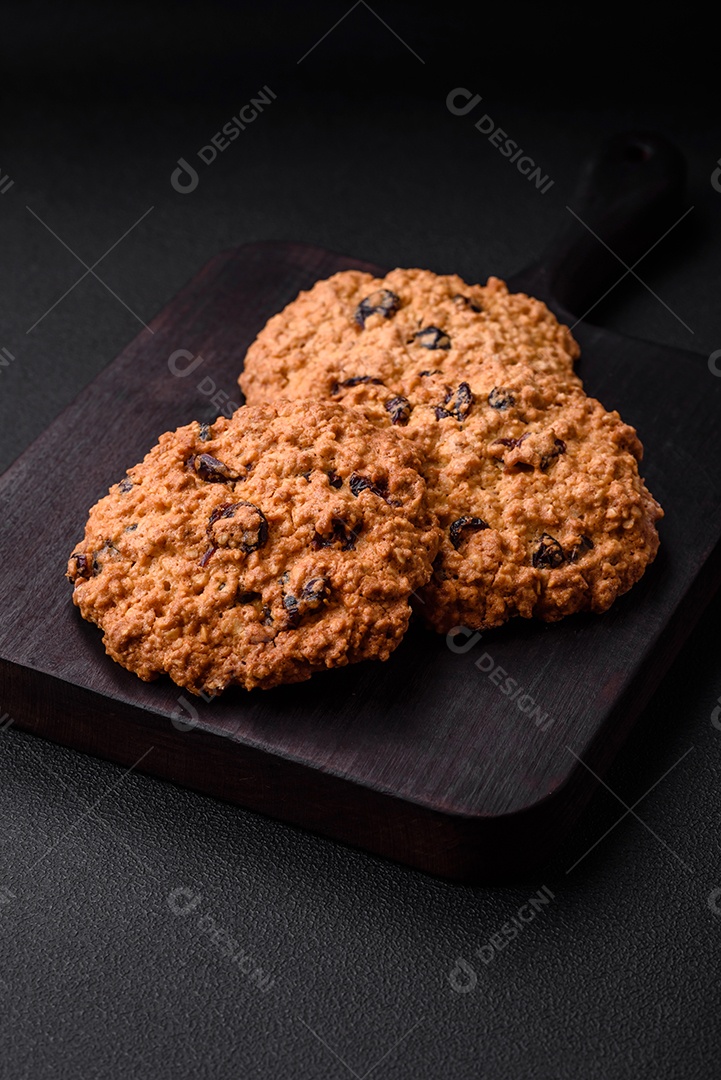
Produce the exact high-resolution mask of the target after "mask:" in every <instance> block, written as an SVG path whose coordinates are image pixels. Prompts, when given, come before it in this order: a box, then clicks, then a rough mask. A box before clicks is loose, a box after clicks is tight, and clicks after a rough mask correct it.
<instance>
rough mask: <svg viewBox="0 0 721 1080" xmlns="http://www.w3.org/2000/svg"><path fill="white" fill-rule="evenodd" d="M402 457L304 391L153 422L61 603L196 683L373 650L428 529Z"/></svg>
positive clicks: (218, 687)
mask: <svg viewBox="0 0 721 1080" xmlns="http://www.w3.org/2000/svg"><path fill="white" fill-rule="evenodd" d="M418 467H419V462H418V458H417V455H416V452H415V450H414V448H413V446H412V444H411V443H410V442H408V440H404V439H402V438H401V437H399V436H398V435H397V433H396V432H394V431H392V430H382V429H379V428H376V427H374V426H373V425H372V424H370V423H369V422H368V421H367V420H365V419H364V418H363V417H362V416H361V415H360V414H358V413H355V412H352V411H348V410H345V409H343V408H342V407H340V406H338V405H334V404H328V403H321V402H296V403H291V402H286V403H282V404H280V405H279V406H278V407H277V408H275V407H273V406H263V407H245V408H241V409H240V410H238V412H236V413H235V415H234V416H233V417H232V418H231V419H226V418H221V419H219V420H218V421H216V423H215V424H213V425H212V426H211V427H210V428H208V427H207V426H206V425H202V426H201V425H200V424H197V423H193V424H189V425H188V426H186V427H182V428H179V429H178V430H177V431H175V432H168V433H166V434H165V435H163V436H161V438H160V440H159V442H158V444H157V446H155V447H154V448H153V449H152V450H151V451H150V453H149V454H148V455H147V456H146V458H145V459H144V461H143V462H142V463H141V464H139V465H136V466H135V467H134V468H131V469H130V470H129V471H128V475H127V477H126V478H125V479H123V480H122V481H121V482H120V483H119V484H116V485H115V486H114V487H113V488H111V490H110V493H109V494H108V495H107V496H106V497H105V498H103V499H101V500H100V502H98V503H97V504H96V505H95V506H94V507H93V509H92V510H91V511H90V515H89V520H88V524H87V527H86V530H85V537H84V540H83V542H82V543H81V544H80V545H78V547H77V548H76V549H75V550H74V552H73V554H72V556H71V558H70V560H69V564H68V577H69V578H70V579H71V581H72V582H73V583H74V591H73V600H74V602H75V604H76V605H77V606H78V607H79V609H80V612H81V614H82V615H83V617H84V618H86V619H88V620H90V621H91V622H94V623H96V624H97V625H98V626H99V627H101V629H102V630H103V632H104V638H103V641H104V644H105V647H106V650H107V652H108V653H109V655H110V656H111V657H112V658H113V659H114V660H116V661H118V662H119V663H120V664H122V665H123V666H124V667H126V668H128V669H129V670H131V671H133V672H135V673H136V674H137V675H139V676H140V678H142V679H145V680H151V679H154V678H156V677H157V676H159V675H161V674H164V673H167V674H168V675H169V676H170V677H171V678H172V679H173V680H174V682H176V683H177V684H178V685H179V686H182V687H185V688H187V689H188V690H190V691H191V692H193V693H196V694H199V693H206V694H217V693H220V692H221V691H222V690H224V689H226V688H227V687H228V686H231V685H236V684H237V685H240V686H243V687H245V688H247V689H251V688H253V687H265V688H268V687H272V686H276V685H278V684H280V683H286V682H297V681H300V680H303V679H307V678H309V677H310V676H311V675H312V674H313V672H315V671H320V670H323V669H325V668H332V667H338V666H342V665H345V664H349V663H354V662H356V661H358V660H364V659H379V660H385V659H387V658H388V656H389V655H390V653H391V652H392V651H393V649H394V648H395V647H396V645H398V643H399V641H400V640H401V638H402V636H403V634H404V632H405V630H406V628H407V625H408V621H409V618H410V613H411V609H410V604H409V600H410V596H411V594H412V593H413V592H414V591H415V590H417V589H418V588H420V587H421V586H423V585H425V584H426V583H427V582H428V580H429V578H430V575H431V570H432V561H433V559H434V557H435V555H436V553H437V550H438V547H439V544H440V539H441V535H440V530H439V528H438V525H437V523H436V520H435V518H434V516H433V515H432V514H431V513H430V511H429V509H428V506H427V499H426V490H425V483H424V481H423V479H422V478H421V476H420V475H419V473H418Z"/></svg>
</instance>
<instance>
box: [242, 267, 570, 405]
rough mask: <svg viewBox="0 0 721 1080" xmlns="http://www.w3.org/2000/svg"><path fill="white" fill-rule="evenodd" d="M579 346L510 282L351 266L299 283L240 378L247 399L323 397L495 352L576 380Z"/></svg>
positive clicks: (460, 367) (456, 371)
mask: <svg viewBox="0 0 721 1080" xmlns="http://www.w3.org/2000/svg"><path fill="white" fill-rule="evenodd" d="M578 355H579V348H578V345H577V343H576V341H575V340H574V338H573V337H572V335H571V332H570V330H569V329H568V328H567V327H566V326H563V325H562V324H560V323H559V322H558V320H557V319H556V318H555V316H554V315H553V314H552V313H551V312H550V311H549V310H548V308H547V307H546V305H545V304H543V303H541V301H540V300H535V299H533V298H532V297H529V296H526V295H525V294H523V293H509V291H508V289H507V287H506V285H505V284H504V282H502V281H500V280H499V279H498V278H494V277H492V278H489V280H488V283H487V284H486V285H483V286H482V285H468V284H466V282H464V281H463V280H462V279H461V278H460V277H458V276H457V275H455V274H448V275H440V274H434V273H431V271H429V270H401V269H398V270H393V271H392V272H391V273H390V274H388V275H387V276H386V277H385V278H373V277H372V276H371V275H370V274H367V273H362V272H361V271H358V270H346V271H342V272H340V273H338V274H334V275H333V277H331V278H328V279H327V280H324V281H319V282H317V283H316V284H315V285H314V286H313V288H312V289H310V290H309V291H308V292H302V293H301V294H300V295H299V296H298V297H297V298H296V299H295V300H294V301H292V303H290V304H289V305H288V306H287V307H286V308H285V309H284V310H283V311H282V312H280V314H278V315H275V316H274V317H273V318H271V319H270V320H269V322H268V323H267V324H266V326H265V327H264V329H263V330H261V332H260V334H259V335H258V337H257V338H256V340H255V341H254V342H253V344H252V345H251V346H250V348H249V350H248V353H247V356H246V359H245V365H244V372H243V374H242V375H241V377H240V380H239V381H240V385H241V388H242V390H243V393H244V394H245V396H246V400H247V401H248V403H249V404H259V403H260V402H263V401H273V400H275V399H276V398H278V397H288V398H297V397H315V398H326V397H330V396H332V395H333V392H334V389H335V390H337V389H339V388H340V389H343V388H347V387H351V386H355V385H359V384H362V383H364V382H365V383H367V382H371V381H373V382H374V383H375V384H376V385H385V386H386V387H388V388H395V389H396V393H401V392H402V390H401V387H402V384H403V382H404V380H406V379H407V378H408V377H410V376H412V375H414V374H418V373H421V372H423V371H428V370H434V369H440V370H442V371H443V372H444V373H445V374H447V375H448V377H453V376H454V375H458V376H459V377H462V373H463V371H464V369H465V368H466V367H467V366H470V367H475V366H477V364H478V363H479V362H483V361H486V360H489V359H495V360H497V361H499V362H502V363H504V364H506V365H508V366H509V367H512V366H514V365H516V364H518V363H524V364H527V365H528V366H530V367H531V368H532V369H533V370H534V371H536V372H538V373H541V374H544V375H546V376H548V377H549V378H552V379H555V380H557V381H558V382H559V383H560V384H564V385H565V384H568V382H569V381H571V382H572V381H573V380H574V378H575V376H574V375H573V364H574V360H575V359H576V358H577V357H578Z"/></svg>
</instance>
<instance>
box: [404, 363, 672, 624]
mask: <svg viewBox="0 0 721 1080" xmlns="http://www.w3.org/2000/svg"><path fill="white" fill-rule="evenodd" d="M466 375H467V380H466V381H462V382H460V383H458V384H456V385H452V384H448V383H446V382H445V381H444V379H443V377H442V376H441V375H432V376H428V377H426V378H425V379H423V380H419V385H418V387H417V388H416V389H415V392H413V391H411V392H410V393H409V401H408V404H409V411H408V414H407V419H405V420H403V421H401V422H400V423H401V425H402V426H400V427H399V430H401V431H403V432H404V433H405V434H406V436H407V437H409V438H410V439H411V440H412V441H413V443H414V444H415V446H416V447H417V448H418V449H419V450H420V451H421V454H422V457H423V462H424V463H423V469H422V471H423V475H424V477H425V479H426V482H427V485H428V493H429V501H430V506H431V508H432V509H433V511H434V512H435V513H436V515H437V517H438V520H439V522H440V525H441V527H442V529H443V533H444V538H443V542H442V545H441V549H440V551H439V554H438V556H437V557H436V560H435V563H434V571H433V577H432V578H431V581H430V582H429V584H428V585H427V586H426V587H425V588H424V589H421V590H420V593H419V597H418V600H419V603H418V609H419V611H420V612H421V614H422V616H423V618H424V620H425V621H426V623H428V624H429V625H430V626H432V627H433V628H434V629H436V630H438V631H440V632H448V631H449V630H451V629H453V628H454V627H457V626H466V627H469V628H473V629H479V630H480V629H485V628H489V627H493V626H498V625H500V624H501V623H503V622H505V621H506V620H507V619H509V618H511V617H512V616H514V615H520V616H524V617H531V616H535V617H538V618H541V619H545V620H548V621H555V620H557V619H560V618H562V617H563V616H565V615H570V614H572V613H574V612H579V611H594V612H602V611H605V610H606V609H607V608H608V607H610V605H611V604H612V603H613V601H614V600H615V599H616V597H617V596H619V595H620V594H621V593H624V592H626V591H627V590H628V589H630V588H631V586H632V585H633V584H634V583H635V582H636V581H638V579H639V578H640V577H641V575H642V574H643V572H644V570H645V569H646V566H647V565H648V564H649V563H650V562H651V561H652V560H653V559H654V557H655V555H656V552H657V550H658V543H659V541H658V533H657V531H656V522H657V520H658V519H659V518H660V517H661V516H662V513H663V512H662V510H661V508H660V507H659V505H658V503H657V502H656V501H655V499H653V497H652V496H651V495H650V493H649V492H648V490H647V489H646V487H645V485H644V483H643V481H642V479H641V477H640V475H639V470H638V462H639V461H640V459H641V456H642V447H641V443H640V442H639V440H638V437H637V435H636V432H635V431H634V429H633V428H632V427H629V425H627V424H625V423H624V422H623V421H622V420H621V418H620V416H619V415H618V413H616V412H607V411H606V409H604V408H603V406H602V405H601V404H600V402H598V401H596V400H594V399H593V398H589V397H587V396H586V395H585V394H584V393H583V391H582V390H581V389H579V388H578V387H569V388H568V389H562V388H559V386H558V385H557V384H556V383H555V382H553V381H549V380H548V379H545V378H543V377H541V376H534V374H533V373H532V372H531V371H530V370H528V369H526V368H525V367H524V366H523V365H520V364H519V365H516V366H514V367H513V368H512V369H509V368H507V367H505V366H504V365H503V364H497V363H493V362H490V363H484V364H480V365H479V366H478V368H477V369H476V370H475V371H474V372H470V371H467V372H466Z"/></svg>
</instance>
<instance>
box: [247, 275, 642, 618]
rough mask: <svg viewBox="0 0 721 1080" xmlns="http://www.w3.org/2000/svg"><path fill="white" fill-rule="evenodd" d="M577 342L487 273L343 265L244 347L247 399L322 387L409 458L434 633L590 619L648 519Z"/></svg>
mask: <svg viewBox="0 0 721 1080" xmlns="http://www.w3.org/2000/svg"><path fill="white" fill-rule="evenodd" d="M578 354H579V349H578V345H577V344H576V342H575V341H574V339H573V337H572V335H571V333H570V331H569V330H568V329H567V327H565V326H562V325H561V324H559V323H558V321H557V320H556V318H555V317H554V316H553V315H552V313H551V312H550V311H549V310H548V308H546V306H545V305H544V304H542V303H541V302H540V301H538V300H534V299H533V298H530V297H528V296H525V295H523V294H510V293H509V292H508V290H507V288H506V286H505V285H504V283H503V282H502V281H499V280H498V279H497V278H491V279H489V282H488V284H487V285H486V286H479V285H468V284H466V283H465V282H464V281H463V280H462V279H461V278H459V277H456V276H453V275H447V276H443V275H436V274H432V273H431V272H429V271H424V270H394V271H392V273H390V274H388V275H387V276H386V277H385V278H383V279H376V278H373V277H371V276H370V275H369V274H364V273H361V272H359V271H344V272H342V273H340V274H336V275H334V276H333V277H332V278H329V279H328V280H327V281H321V282H318V283H317V284H316V285H315V286H314V287H313V288H312V289H311V290H310V291H309V292H306V293H301V294H300V296H299V297H298V298H297V299H296V300H295V301H293V302H292V303H291V304H290V305H288V307H286V308H285V310H284V311H282V312H281V313H280V314H279V315H276V316H274V318H272V319H271V320H270V321H269V322H268V324H267V325H266V327H265V328H264V329H263V330H262V331H261V333H260V334H259V335H258V338H257V339H256V341H255V342H254V343H253V344H252V345H251V347H250V349H249V350H248V355H247V358H246V362H245V371H244V373H243V374H242V375H241V377H240V382H241V386H242V388H243V390H244V392H245V393H246V395H247V397H248V399H249V400H250V401H251V402H253V401H259V400H277V399H278V398H280V397H286V398H298V397H308V398H316V399H319V398H321V399H322V398H327V399H330V400H333V401H338V402H342V404H343V405H345V406H348V407H351V408H354V409H356V410H358V411H361V412H362V413H363V414H364V415H365V416H366V417H367V418H368V419H370V420H371V421H372V422H373V423H374V424H376V425H377V426H379V427H381V428H393V429H395V430H396V431H397V432H398V433H399V434H402V435H403V436H404V437H405V438H407V439H408V440H409V441H410V442H412V443H413V445H414V446H415V447H416V449H417V450H418V451H419V453H420V456H421V462H422V464H421V470H422V473H423V476H424V478H425V480H426V482H427V485H428V497H429V503H430V506H431V509H432V510H433V511H434V513H435V514H436V515H437V517H438V519H439V522H440V524H441V527H442V530H443V540H442V543H441V547H440V550H439V552H438V555H437V557H436V560H435V563H434V568H433V577H432V579H431V581H430V583H429V584H428V585H427V586H426V587H425V588H423V589H421V590H420V594H419V601H420V602H418V603H417V605H416V606H417V609H418V612H419V614H420V615H421V616H422V618H423V619H424V621H425V622H426V623H427V624H428V625H429V626H431V627H432V628H434V629H435V630H437V631H439V632H443V633H445V632H448V631H449V630H451V629H453V628H454V627H457V626H466V627H469V628H474V629H487V628H490V627H495V626H499V625H501V624H502V623H503V622H505V621H506V620H507V619H509V618H511V617H513V616H522V617H526V618H530V617H537V618H541V619H544V620H547V621H554V620H557V619H560V618H562V617H563V616H565V615H570V614H573V613H575V612H579V611H593V612H602V611H605V610H607V608H608V607H610V605H611V604H612V603H613V601H614V600H615V599H616V598H617V597H618V596H620V595H621V594H622V593H624V592H626V591H627V590H628V589H630V588H631V586H632V585H633V584H634V583H635V582H636V581H638V580H639V578H640V577H641V576H642V574H643V573H644V570H645V569H646V567H647V566H648V564H649V563H650V562H652V561H653V559H654V558H655V556H656V552H657V550H658V544H659V540H658V533H657V530H656V522H657V521H658V520H659V518H661V517H662V516H663V511H662V510H661V508H660V506H659V505H658V503H657V502H656V501H655V499H654V498H653V497H652V496H651V494H650V493H649V492H648V490H647V489H646V487H645V485H644V483H643V480H642V479H641V477H640V474H639V467H638V466H639V462H640V460H641V457H642V446H641V443H640V442H639V440H638V437H637V435H636V432H635V431H634V430H633V428H631V427H629V426H628V425H627V424H625V423H624V422H623V421H622V419H621V417H620V416H619V415H618V413H616V412H608V411H607V410H605V409H604V408H603V406H602V405H601V404H600V403H599V402H598V401H595V400H594V399H591V398H588V397H587V396H586V395H585V393H584V392H583V384H582V382H581V380H580V379H579V378H578V377H577V376H576V375H575V373H574V371H573V364H574V360H575V359H576V358H577V356H578Z"/></svg>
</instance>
